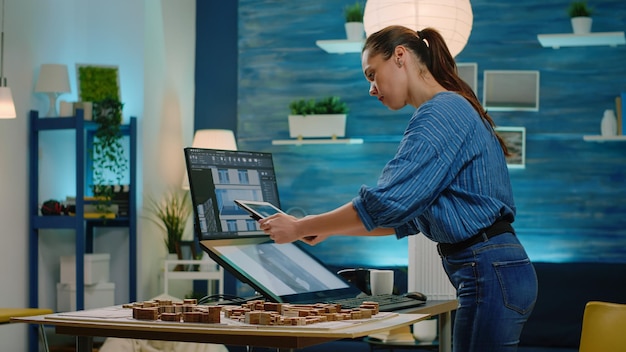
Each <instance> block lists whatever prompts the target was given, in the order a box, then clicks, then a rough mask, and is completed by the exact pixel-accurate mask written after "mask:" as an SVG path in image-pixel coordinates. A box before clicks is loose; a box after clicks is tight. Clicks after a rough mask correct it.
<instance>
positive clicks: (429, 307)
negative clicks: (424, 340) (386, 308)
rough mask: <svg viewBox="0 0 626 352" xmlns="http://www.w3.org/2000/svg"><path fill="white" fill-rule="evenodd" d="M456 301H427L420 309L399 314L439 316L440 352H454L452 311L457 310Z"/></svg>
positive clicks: (411, 309)
mask: <svg viewBox="0 0 626 352" xmlns="http://www.w3.org/2000/svg"><path fill="white" fill-rule="evenodd" d="M457 306H458V301H457V300H456V299H452V300H445V301H426V304H425V305H423V306H420V307H415V308H408V309H404V310H402V311H399V312H398V313H408V314H429V315H431V316H432V315H438V316H439V352H451V351H452V311H453V310H456V308H457Z"/></svg>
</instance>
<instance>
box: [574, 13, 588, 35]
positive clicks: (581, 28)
mask: <svg viewBox="0 0 626 352" xmlns="http://www.w3.org/2000/svg"><path fill="white" fill-rule="evenodd" d="M592 22H593V19H592V18H591V17H572V30H573V31H574V34H589V33H591V23H592Z"/></svg>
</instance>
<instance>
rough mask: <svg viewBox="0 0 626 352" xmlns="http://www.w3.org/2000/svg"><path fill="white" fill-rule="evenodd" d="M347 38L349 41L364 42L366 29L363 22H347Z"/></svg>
mask: <svg viewBox="0 0 626 352" xmlns="http://www.w3.org/2000/svg"><path fill="white" fill-rule="evenodd" d="M345 27H346V38H347V39H348V40H354V41H357V40H363V38H365V28H364V27H363V22H346V23H345Z"/></svg>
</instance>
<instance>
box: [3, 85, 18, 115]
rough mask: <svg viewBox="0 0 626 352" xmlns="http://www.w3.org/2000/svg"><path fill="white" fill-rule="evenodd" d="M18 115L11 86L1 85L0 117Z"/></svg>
mask: <svg viewBox="0 0 626 352" xmlns="http://www.w3.org/2000/svg"><path fill="white" fill-rule="evenodd" d="M16 116H17V115H16V114H15V104H13V94H11V88H9V87H0V119H14V118H15V117H16Z"/></svg>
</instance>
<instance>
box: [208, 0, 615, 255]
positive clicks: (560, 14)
mask: <svg viewBox="0 0 626 352" xmlns="http://www.w3.org/2000/svg"><path fill="white" fill-rule="evenodd" d="M201 2H202V1H199V2H198V3H201ZM352 2H353V1H352V0H343V1H336V0H334V1H333V0H320V1H317V2H315V3H311V2H304V1H276V0H273V1H271V0H239V10H238V11H239V12H238V18H239V23H238V31H239V37H238V38H239V41H238V50H239V54H238V58H237V59H236V60H237V61H238V96H237V99H238V101H237V118H238V121H237V126H238V127H237V132H238V140H239V147H240V149H246V150H259V151H268V152H272V153H273V154H274V158H275V164H276V168H277V174H278V183H279V187H280V194H281V201H282V207H283V208H284V209H290V208H294V207H298V208H301V209H303V210H304V211H305V212H307V213H319V212H323V211H327V210H331V209H333V208H334V207H337V206H339V205H342V204H344V203H346V202H348V201H350V200H351V199H352V197H354V195H356V193H357V191H358V188H359V186H360V185H361V184H373V183H375V182H376V179H377V176H378V174H379V172H380V169H381V168H382V167H383V165H384V164H385V162H386V161H387V160H388V159H389V158H390V157H391V156H392V155H393V153H394V152H395V148H396V146H397V142H398V140H399V138H400V135H401V134H402V131H403V130H404V127H405V124H406V122H407V121H408V118H409V117H410V114H411V112H412V110H411V109H410V108H405V109H403V110H401V111H396V112H392V111H389V110H387V109H386V108H385V107H383V106H382V105H380V103H379V102H378V101H377V100H376V99H374V98H371V97H369V96H368V93H367V90H368V84H367V82H366V81H365V79H364V78H363V74H362V73H361V66H360V55H359V54H343V55H337V54H327V53H325V52H324V51H322V50H321V49H319V48H318V47H317V46H316V45H315V41H316V40H319V39H343V38H345V32H344V28H343V17H342V10H343V6H344V5H346V4H348V3H352ZM568 4H569V0H559V1H553V2H550V3H549V4H546V3H545V2H543V1H539V0H522V1H518V0H516V1H513V0H506V1H485V0H474V1H472V8H473V12H474V26H473V30H472V34H471V36H470V39H469V42H468V44H467V46H466V48H465V49H464V50H463V52H462V53H461V54H460V55H459V56H458V57H457V61H458V62H476V63H477V64H478V92H479V94H478V95H479V98H482V88H483V87H482V73H483V71H484V70H499V69H502V70H538V71H540V75H541V82H540V110H539V111H538V112H492V113H491V115H492V116H493V117H494V119H495V121H496V123H497V124H498V125H500V126H524V127H526V129H527V146H526V148H527V150H526V152H527V158H526V164H527V165H526V168H525V169H511V179H512V182H513V188H514V192H515V199H516V203H517V207H518V215H517V219H516V221H515V224H514V225H515V227H516V229H517V232H518V234H519V237H520V239H521V241H522V242H523V243H524V244H525V245H526V247H527V249H528V251H529V254H530V256H531V258H532V259H533V260H537V261H557V262H558V261H610V262H626V216H625V215H626V143H589V142H584V141H583V138H582V137H583V135H588V134H599V131H600V119H601V117H602V114H603V111H604V110H605V109H612V108H614V98H615V96H616V95H618V94H619V92H621V91H626V65H625V64H624V63H625V62H626V46H619V47H614V48H611V47H577V48H561V49H558V50H553V49H551V48H543V47H541V46H540V44H539V42H538V41H537V34H540V33H568V32H571V26H570V23H569V18H568V17H567V15H566V8H567V6H568ZM590 5H591V6H592V7H593V8H594V10H595V11H594V23H593V29H592V30H593V31H595V32H604V31H607V32H608V31H611V32H612V31H624V30H625V28H624V27H625V24H626V5H624V3H623V0H612V1H593V2H590ZM199 9H200V8H199ZM208 16H210V15H208ZM201 18H202V15H201V14H199V21H201ZM206 35H207V34H205V36H206ZM216 35H217V34H216V33H211V34H210V36H211V37H213V36H216ZM198 40H199V42H198V45H199V46H202V45H207V47H209V46H211V47H212V48H211V50H215V47H213V46H212V44H207V42H206V41H201V37H200V33H199V37H198ZM198 50H201V49H198ZM203 50H208V49H206V48H205V49H203ZM216 52H217V53H216V54H215V55H216V56H220V53H219V51H216ZM196 65H197V66H198V67H200V66H201V65H211V62H210V61H209V62H197V63H196ZM231 83H232V82H225V81H224V82H216V81H215V80H209V81H208V82H198V86H197V90H198V101H197V104H198V103H201V104H206V102H201V101H202V100H204V99H205V98H206V97H203V94H205V93H204V91H203V89H204V88H203V87H202V85H211V86H212V87H213V88H214V87H215V86H221V85H222V84H227V85H229V84H231ZM326 95H339V96H341V97H342V98H343V99H344V100H345V101H347V103H348V104H349V106H350V109H351V111H350V114H349V116H348V126H347V134H348V136H350V137H360V138H364V140H365V143H364V144H362V145H303V146H273V145H272V144H271V140H273V139H287V138H288V131H287V115H288V113H289V111H288V104H289V102H290V101H291V100H293V99H296V98H310V97H319V96H326ZM196 118H198V116H197V117H196ZM217 118H218V117H216V116H212V117H209V119H217ZM222 118H224V117H223V116H220V117H219V119H222ZM215 122H216V123H217V120H216V121H215ZM312 251H313V252H314V253H315V254H316V255H317V256H318V257H320V258H321V259H322V260H324V261H326V262H329V263H333V264H342V263H346V264H347V263H357V264H363V265H406V263H407V261H408V259H407V242H406V240H399V241H398V240H396V239H395V238H393V237H387V238H350V237H337V238H332V239H330V240H328V241H326V242H325V243H322V244H320V245H318V246H316V247H313V248H312Z"/></svg>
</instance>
